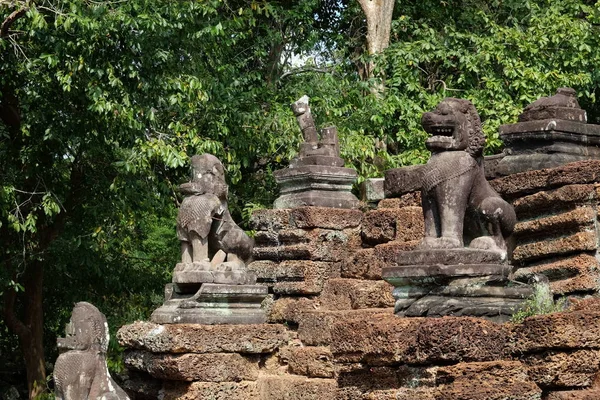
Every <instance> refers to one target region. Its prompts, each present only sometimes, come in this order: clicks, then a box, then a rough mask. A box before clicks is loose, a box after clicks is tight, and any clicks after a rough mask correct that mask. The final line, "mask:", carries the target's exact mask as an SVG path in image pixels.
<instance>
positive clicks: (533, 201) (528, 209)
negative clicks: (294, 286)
mask: <svg viewBox="0 0 600 400" xmlns="http://www.w3.org/2000/svg"><path fill="white" fill-rule="evenodd" d="M596 198H597V193H596V186H595V185H580V184H574V185H567V186H562V187H560V188H558V189H552V190H546V191H539V192H537V193H535V194H532V195H529V196H525V197H521V198H519V199H517V200H515V201H514V202H513V205H514V206H515V211H516V212H517V216H518V217H519V219H524V218H532V217H537V216H538V215H540V214H541V213H548V212H551V211H559V210H568V209H572V208H574V207H576V206H579V205H587V204H591V202H592V201H593V200H595V199H596Z"/></svg>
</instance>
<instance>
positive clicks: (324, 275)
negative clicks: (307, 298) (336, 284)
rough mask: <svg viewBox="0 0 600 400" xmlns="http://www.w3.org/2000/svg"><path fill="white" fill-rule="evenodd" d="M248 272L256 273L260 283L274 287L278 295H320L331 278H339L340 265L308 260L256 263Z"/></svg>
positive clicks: (252, 264) (250, 266)
mask: <svg viewBox="0 0 600 400" xmlns="http://www.w3.org/2000/svg"><path fill="white" fill-rule="evenodd" d="M248 270H249V271H252V272H254V273H256V276H257V282H258V283H264V284H266V285H268V286H271V287H273V291H274V292H275V293H278V294H318V293H320V292H321V290H322V289H323V284H324V283H325V281H326V280H327V279H328V278H329V277H331V276H332V275H333V276H339V272H338V271H339V266H338V265H336V264H333V263H327V262H315V261H307V260H298V261H295V260H292V261H283V262H281V263H276V262H273V261H269V260H261V261H254V262H252V263H251V264H250V265H249V266H248Z"/></svg>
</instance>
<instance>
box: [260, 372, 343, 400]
mask: <svg viewBox="0 0 600 400" xmlns="http://www.w3.org/2000/svg"><path fill="white" fill-rule="evenodd" d="M258 387H259V393H260V399H261V400H324V399H334V398H335V392H336V389H337V383H336V381H335V380H334V379H318V378H315V379H311V378H306V377H302V376H294V375H288V376H277V375H273V376H269V375H263V376H261V377H260V379H259V380H258Z"/></svg>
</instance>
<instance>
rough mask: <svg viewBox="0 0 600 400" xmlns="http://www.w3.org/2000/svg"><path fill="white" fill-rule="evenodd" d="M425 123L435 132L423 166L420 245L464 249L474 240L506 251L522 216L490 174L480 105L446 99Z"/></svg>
mask: <svg viewBox="0 0 600 400" xmlns="http://www.w3.org/2000/svg"><path fill="white" fill-rule="evenodd" d="M421 122H422V125H423V128H424V129H425V131H426V132H427V133H429V134H430V135H431V137H430V138H429V139H428V140H427V142H426V146H427V148H428V149H429V150H430V151H431V158H430V159H429V161H428V163H427V165H426V166H425V167H424V169H423V171H422V201H423V213H424V217H425V238H424V239H423V241H422V242H421V245H420V248H422V249H428V248H445V249H451V248H460V247H464V241H465V239H468V240H470V245H469V247H471V248H476V249H484V250H495V251H501V252H506V241H505V239H506V237H507V236H509V235H510V234H511V233H512V231H513V229H514V225H515V223H516V216H515V212H514V209H513V207H512V206H511V205H510V204H508V203H507V202H506V201H504V200H503V199H502V198H501V197H500V196H499V195H498V193H496V192H495V191H494V190H493V189H492V187H491V186H490V185H489V183H488V182H487V181H486V179H485V175H484V170H483V148H484V145H485V136H484V135H483V131H482V130H481V121H480V119H479V115H478V114H477V110H476V109H475V107H474V106H473V104H472V103H471V102H470V101H468V100H463V99H455V98H446V99H444V100H443V101H442V102H441V103H440V104H439V105H438V106H437V107H436V109H435V110H434V111H432V112H427V113H425V114H423V118H422V121H421ZM463 235H464V237H463Z"/></svg>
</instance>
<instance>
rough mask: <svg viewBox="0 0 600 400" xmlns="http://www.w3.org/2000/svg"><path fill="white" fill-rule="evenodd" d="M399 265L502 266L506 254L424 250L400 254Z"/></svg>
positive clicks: (484, 251)
mask: <svg viewBox="0 0 600 400" xmlns="http://www.w3.org/2000/svg"><path fill="white" fill-rule="evenodd" d="M389 261H391V262H395V263H396V264H397V265H437V264H442V265H456V264H502V263H504V262H505V261H506V254H505V253H501V252H497V251H490V250H479V249H469V248H457V249H424V250H413V251H405V252H399V253H397V254H395V260H389Z"/></svg>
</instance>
